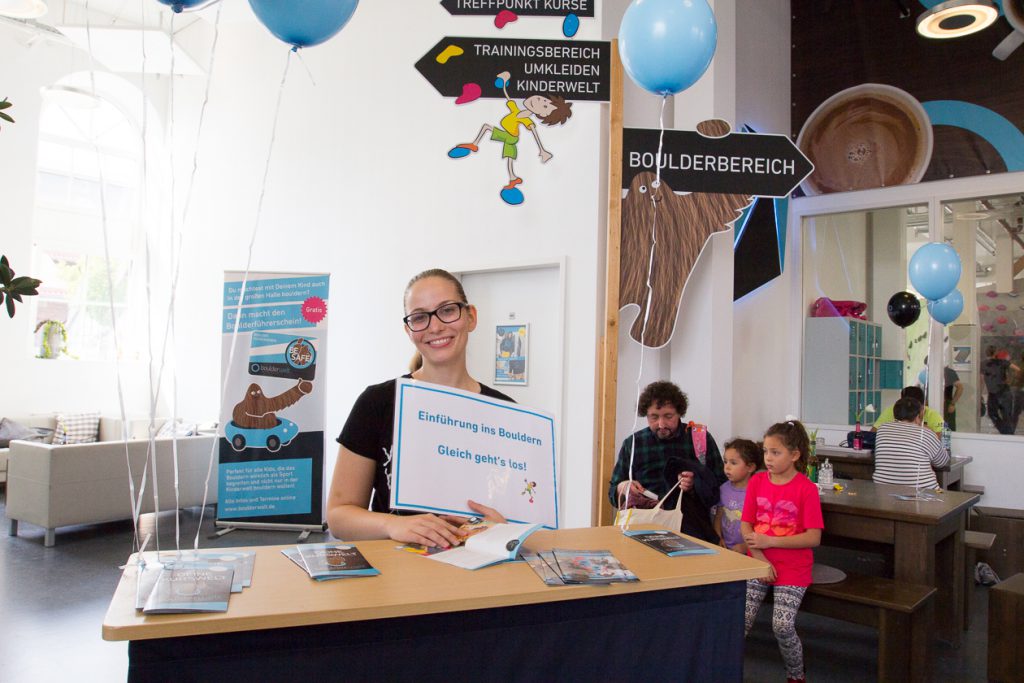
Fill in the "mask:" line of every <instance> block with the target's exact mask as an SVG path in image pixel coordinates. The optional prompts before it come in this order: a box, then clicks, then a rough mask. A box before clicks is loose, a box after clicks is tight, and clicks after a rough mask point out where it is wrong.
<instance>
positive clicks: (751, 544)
mask: <svg viewBox="0 0 1024 683" xmlns="http://www.w3.org/2000/svg"><path fill="white" fill-rule="evenodd" d="M743 540H744V541H745V542H746V544H747V547H748V548H756V549H758V550H764V549H765V548H774V547H775V538H774V537H773V536H767V535H765V534H759V533H757V532H753V531H752V532H750V533H749V534H743Z"/></svg>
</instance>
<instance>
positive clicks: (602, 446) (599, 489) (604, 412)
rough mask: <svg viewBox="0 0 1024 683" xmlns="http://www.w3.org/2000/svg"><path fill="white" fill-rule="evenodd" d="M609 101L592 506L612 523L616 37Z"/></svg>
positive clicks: (618, 172) (595, 516) (618, 191)
mask: <svg viewBox="0 0 1024 683" xmlns="http://www.w3.org/2000/svg"><path fill="white" fill-rule="evenodd" d="M611 50H612V54H611V69H612V72H611V101H610V103H609V104H610V106H609V110H610V114H609V124H608V137H609V142H608V235H607V244H606V252H607V262H606V264H605V297H604V337H603V339H602V340H601V341H600V343H599V344H598V363H597V364H598V371H597V377H598V382H599V383H600V384H599V387H598V392H597V406H596V410H595V414H596V416H597V446H596V450H595V453H594V472H595V473H596V477H595V481H594V506H593V512H592V519H591V523H592V524H594V525H595V526H597V525H607V524H611V523H612V520H613V518H614V514H615V511H614V508H613V507H612V505H611V503H610V501H609V500H608V482H609V480H611V476H612V469H614V467H615V456H616V453H617V451H618V444H617V443H615V399H616V395H617V391H618V370H619V267H620V264H619V251H620V247H621V244H622V76H623V72H622V62H620V61H619V50H618V41H615V40H613V41H612V47H611Z"/></svg>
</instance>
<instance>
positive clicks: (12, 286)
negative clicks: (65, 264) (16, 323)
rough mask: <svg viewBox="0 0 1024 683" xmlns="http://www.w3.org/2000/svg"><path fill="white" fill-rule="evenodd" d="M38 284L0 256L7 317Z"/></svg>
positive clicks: (0, 294) (0, 285)
mask: <svg viewBox="0 0 1024 683" xmlns="http://www.w3.org/2000/svg"><path fill="white" fill-rule="evenodd" d="M0 114H3V112H0ZM40 284H41V281H40V280H37V279H35V278H34V277H27V276H22V277H14V269H13V268H11V264H10V262H9V261H8V260H7V257H6V256H0V303H4V304H6V305H7V315H8V316H9V317H11V318H13V317H14V302H15V301H17V302H19V303H21V297H23V296H35V295H37V294H39V291H38V288H39V285H40Z"/></svg>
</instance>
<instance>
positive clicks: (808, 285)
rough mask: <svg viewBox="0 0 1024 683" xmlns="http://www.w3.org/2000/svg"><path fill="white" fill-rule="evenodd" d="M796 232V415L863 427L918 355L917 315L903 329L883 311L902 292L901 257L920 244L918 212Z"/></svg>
mask: <svg viewBox="0 0 1024 683" xmlns="http://www.w3.org/2000/svg"><path fill="white" fill-rule="evenodd" d="M802 230H803V235H802V249H803V253H802V259H801V263H802V264H803V273H802V277H803V287H802V303H803V306H804V308H805V317H804V362H803V391H802V395H803V406H802V417H803V419H804V420H806V421H807V422H811V423H823V424H834V425H844V424H849V425H852V424H854V422H856V421H857V420H860V421H861V422H862V423H864V424H867V425H870V424H871V423H872V422H874V420H875V418H876V417H878V415H879V414H880V413H881V412H882V411H883V410H884V409H885V408H886V407H887V406H890V405H892V404H893V403H894V402H895V401H896V399H897V398H898V397H899V392H900V389H901V388H902V387H903V386H905V385H906V384H914V383H916V376H915V375H914V374H912V373H913V370H914V368H915V367H918V366H920V364H921V363H922V362H923V359H924V356H925V355H926V354H927V346H928V340H927V337H928V322H927V321H928V315H927V313H922V315H921V316H920V318H919V319H918V321H917V322H916V323H914V324H913V325H910V326H909V327H907V328H906V329H903V328H901V327H898V326H897V325H896V324H894V323H893V322H891V321H890V319H889V316H888V313H887V310H886V309H887V305H888V302H889V299H890V297H892V295H893V294H895V293H897V292H903V291H909V290H910V284H909V282H908V281H907V260H908V255H909V254H912V253H913V252H914V250H916V249H917V248H918V247H919V246H920V245H921V244H923V243H924V242H926V241H927V240H928V206H927V204H914V205H908V206H900V207H891V208H884V209H875V210H870V211H855V212H848V213H837V214H828V215H822V216H812V217H806V218H804V220H803V225H802ZM921 306H922V311H923V308H924V302H923V301H921Z"/></svg>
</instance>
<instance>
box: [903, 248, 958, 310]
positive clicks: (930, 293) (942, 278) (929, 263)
mask: <svg viewBox="0 0 1024 683" xmlns="http://www.w3.org/2000/svg"><path fill="white" fill-rule="evenodd" d="M908 271H909V275H910V284H912V285H914V289H916V290H917V291H919V292H920V293H921V296H923V297H924V298H925V299H928V300H930V301H935V300H936V299H941V298H942V297H944V296H946V295H947V294H949V293H950V292H952V291H953V288H954V287H956V283H957V282H959V281H960V257H959V256H958V255H957V253H956V249H954V248H953V247H951V246H949V245H948V244H946V243H944V242H929V243H928V244H926V245H924V246H923V247H921V248H920V249H918V250H917V251H916V252H914V255H913V256H911V257H910V266H909V268H908Z"/></svg>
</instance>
